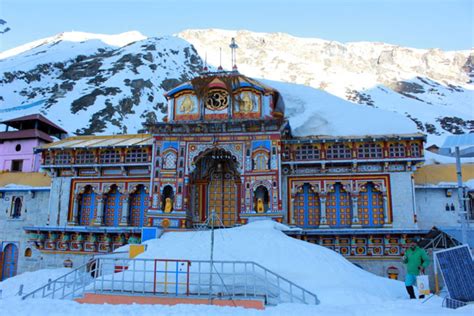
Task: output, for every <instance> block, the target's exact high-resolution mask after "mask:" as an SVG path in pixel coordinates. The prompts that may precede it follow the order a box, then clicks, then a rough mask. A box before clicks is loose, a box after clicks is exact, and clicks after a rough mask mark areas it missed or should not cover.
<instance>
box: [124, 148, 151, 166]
mask: <svg viewBox="0 0 474 316" xmlns="http://www.w3.org/2000/svg"><path fill="white" fill-rule="evenodd" d="M147 161H148V150H147V149H146V148H133V149H130V150H128V151H127V155H126V156H125V162H128V163H134V162H147Z"/></svg>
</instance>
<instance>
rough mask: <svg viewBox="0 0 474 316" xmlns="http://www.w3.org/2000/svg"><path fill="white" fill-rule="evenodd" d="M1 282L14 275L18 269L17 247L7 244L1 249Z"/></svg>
mask: <svg viewBox="0 0 474 316" xmlns="http://www.w3.org/2000/svg"><path fill="white" fill-rule="evenodd" d="M2 262H3V263H2V281H3V280H6V279H8V278H11V277H13V276H15V275H16V273H17V269H18V247H17V245H15V244H14V243H9V244H7V245H6V246H5V247H4V248H3V258H2Z"/></svg>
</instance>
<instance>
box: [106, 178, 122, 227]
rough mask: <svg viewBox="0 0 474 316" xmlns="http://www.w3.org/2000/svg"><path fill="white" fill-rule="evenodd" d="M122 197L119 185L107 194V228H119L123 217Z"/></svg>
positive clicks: (113, 186) (111, 188) (114, 186)
mask: <svg viewBox="0 0 474 316" xmlns="http://www.w3.org/2000/svg"><path fill="white" fill-rule="evenodd" d="M122 197H123V194H122V193H120V191H119V188H118V187H117V185H115V184H114V185H112V186H111V187H110V189H109V191H108V192H107V193H106V194H105V212H104V223H105V226H118V225H119V222H120V218H121V217H122Z"/></svg>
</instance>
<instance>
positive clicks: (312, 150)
mask: <svg viewBox="0 0 474 316" xmlns="http://www.w3.org/2000/svg"><path fill="white" fill-rule="evenodd" d="M315 159H319V149H318V147H316V146H313V145H301V146H299V147H298V148H297V149H296V160H315Z"/></svg>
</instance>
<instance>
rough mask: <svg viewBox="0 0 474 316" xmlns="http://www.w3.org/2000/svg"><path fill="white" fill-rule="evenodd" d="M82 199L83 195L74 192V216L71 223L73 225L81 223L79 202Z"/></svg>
mask: <svg viewBox="0 0 474 316" xmlns="http://www.w3.org/2000/svg"><path fill="white" fill-rule="evenodd" d="M80 201H81V195H80V194H78V193H75V194H74V199H73V203H74V204H73V206H72V218H71V222H70V223H71V224H72V225H78V224H79V203H80Z"/></svg>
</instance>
